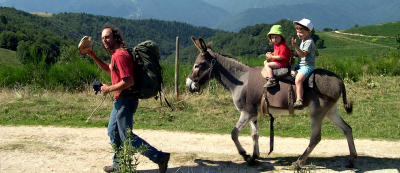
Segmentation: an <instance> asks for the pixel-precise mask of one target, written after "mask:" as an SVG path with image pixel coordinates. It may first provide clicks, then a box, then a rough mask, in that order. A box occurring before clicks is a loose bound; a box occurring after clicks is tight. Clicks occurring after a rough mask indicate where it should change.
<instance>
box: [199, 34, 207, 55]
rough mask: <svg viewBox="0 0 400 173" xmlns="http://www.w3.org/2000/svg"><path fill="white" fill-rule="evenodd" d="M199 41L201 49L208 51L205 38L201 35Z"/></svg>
mask: <svg viewBox="0 0 400 173" xmlns="http://www.w3.org/2000/svg"><path fill="white" fill-rule="evenodd" d="M199 43H200V45H199V47H200V49H201V50H203V51H202V52H207V44H206V42H204V40H203V38H201V37H199Z"/></svg>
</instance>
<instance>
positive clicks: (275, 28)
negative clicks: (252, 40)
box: [268, 25, 283, 38]
mask: <svg viewBox="0 0 400 173" xmlns="http://www.w3.org/2000/svg"><path fill="white" fill-rule="evenodd" d="M271 34H277V35H280V36H281V37H283V32H282V26H281V25H274V26H272V27H271V30H270V31H269V33H268V38H270V36H269V35H271Z"/></svg>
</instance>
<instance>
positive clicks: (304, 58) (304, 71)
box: [292, 19, 316, 109]
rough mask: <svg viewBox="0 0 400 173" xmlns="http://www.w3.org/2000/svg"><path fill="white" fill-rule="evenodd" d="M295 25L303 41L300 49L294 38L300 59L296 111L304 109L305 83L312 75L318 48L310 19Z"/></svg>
mask: <svg viewBox="0 0 400 173" xmlns="http://www.w3.org/2000/svg"><path fill="white" fill-rule="evenodd" d="M293 23H294V27H295V28H296V32H297V36H298V37H299V39H301V40H302V41H301V44H300V47H299V46H297V44H296V39H294V38H292V46H293V47H294V49H295V50H296V53H297V55H298V57H299V60H298V63H297V64H296V69H299V70H298V73H297V75H296V79H295V84H296V95H297V100H296V102H295V103H294V104H293V107H294V108H295V109H303V93H304V88H303V82H304V80H305V79H306V78H307V77H308V76H309V75H310V74H311V72H312V71H313V70H314V66H315V49H316V47H315V44H314V41H313V39H312V38H311V31H312V30H313V28H314V27H313V24H312V23H311V21H310V20H308V19H302V20H300V21H294V22H293Z"/></svg>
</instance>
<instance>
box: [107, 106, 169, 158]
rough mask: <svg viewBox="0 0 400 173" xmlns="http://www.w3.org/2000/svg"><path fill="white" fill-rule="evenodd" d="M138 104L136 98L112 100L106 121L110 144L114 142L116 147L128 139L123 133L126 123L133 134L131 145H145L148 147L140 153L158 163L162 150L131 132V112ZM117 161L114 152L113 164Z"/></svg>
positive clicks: (137, 146)
mask: <svg viewBox="0 0 400 173" xmlns="http://www.w3.org/2000/svg"><path fill="white" fill-rule="evenodd" d="M138 104H139V100H138V99H128V100H115V101H114V107H113V110H112V111H111V115H110V120H109V122H108V129H107V130H108V136H109V137H110V141H111V144H115V145H116V146H117V148H119V147H120V146H121V145H123V142H124V141H125V140H127V139H128V138H127V136H126V135H125V131H126V128H127V127H126V125H128V126H129V129H130V130H131V135H132V136H133V140H132V141H131V143H132V146H133V147H135V148H139V147H140V146H141V145H147V146H148V149H147V150H146V151H145V152H144V153H142V154H143V155H144V156H146V157H148V158H149V159H150V160H151V161H153V162H154V163H159V162H160V157H161V156H162V155H163V152H161V151H158V150H157V149H156V148H154V147H152V146H151V145H150V144H149V143H147V142H146V141H145V140H143V139H142V138H140V137H139V136H137V135H135V134H134V133H132V121H133V114H134V113H135V112H136V109H137V107H138ZM114 152H115V151H114ZM117 163H118V158H117V155H116V154H115V153H114V156H113V166H117Z"/></svg>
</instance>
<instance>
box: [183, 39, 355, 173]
mask: <svg viewBox="0 0 400 173" xmlns="http://www.w3.org/2000/svg"><path fill="white" fill-rule="evenodd" d="M191 39H192V41H193V42H194V44H195V45H196V47H197V48H198V49H199V51H200V54H199V55H198V57H197V58H196V61H195V63H194V66H193V69H192V71H191V73H190V75H189V76H188V78H187V79H186V87H187V88H188V89H189V91H190V92H199V91H200V87H201V86H202V85H204V84H205V83H207V82H208V81H210V80H211V79H213V78H215V79H216V80H217V81H218V82H219V83H220V84H221V85H222V86H224V88H226V89H227V90H229V91H230V92H231V94H232V97H233V102H234V104H235V106H236V108H237V110H239V112H240V118H239V120H238V122H237V123H236V126H235V127H234V128H233V130H232V132H231V137H232V140H233V142H234V143H235V145H236V148H237V150H238V152H239V154H240V155H241V156H242V157H243V159H244V160H245V161H246V163H247V164H248V165H252V164H254V163H255V160H256V159H258V158H259V156H260V153H259V145H258V138H259V127H258V126H259V125H258V122H257V119H258V117H257V114H258V110H259V109H260V102H258V103H257V104H251V103H248V102H246V95H249V94H251V93H250V92H253V90H248V87H250V86H249V82H248V81H249V80H248V79H249V77H253V76H249V74H250V70H251V69H252V68H253V67H249V66H247V65H245V64H243V63H242V62H239V61H238V60H236V59H233V58H230V57H227V56H224V55H221V54H218V53H215V52H213V51H212V50H211V48H208V47H207V46H206V43H205V42H204V40H203V39H202V38H201V37H199V39H198V40H196V39H195V38H194V37H192V38H191ZM327 72H329V71H327ZM330 73H332V72H330ZM332 74H334V73H332ZM334 79H336V80H324V81H322V83H323V85H324V86H325V87H321V88H317V87H316V88H317V89H306V88H305V90H304V98H303V100H304V102H303V103H304V107H305V108H306V107H309V110H310V118H311V136H310V143H309V145H308V147H307V148H306V150H305V151H304V153H303V154H302V155H301V156H300V157H299V158H298V159H297V161H295V162H293V163H292V167H294V168H300V167H301V166H302V165H303V164H304V163H305V162H306V160H307V158H308V156H309V154H310V153H311V152H312V150H313V149H314V148H315V146H316V145H317V144H318V143H319V142H320V141H321V125H322V120H323V118H324V117H326V118H328V119H329V120H330V121H331V122H332V123H333V124H335V126H336V127H337V128H339V129H340V130H341V132H342V133H343V135H344V136H345V137H346V139H347V143H348V146H349V150H350V158H349V160H348V161H347V164H346V165H345V166H346V167H348V168H352V167H354V162H355V160H356V159H357V152H356V148H355V145H354V139H353V135H352V129H351V127H350V126H349V125H348V124H347V123H346V122H345V121H344V120H343V119H342V118H341V116H340V115H339V113H338V108H337V101H338V99H339V97H340V95H343V103H344V107H345V110H346V111H347V113H351V111H352V103H350V104H347V101H346V90H345V87H344V84H343V82H342V80H341V79H340V77H339V76H337V75H334ZM315 83H316V85H318V81H315ZM327 84H328V85H327ZM261 86H262V85H261ZM261 88H262V87H261ZM332 93H333V94H332ZM260 98H261V96H260ZM268 108H269V112H270V113H271V114H274V115H289V109H288V108H287V107H286V108H277V107H272V106H269V105H268ZM302 111H304V110H295V113H300V112H302ZM249 123H250V131H251V136H252V139H253V155H252V156H251V157H250V156H249V155H247V154H246V151H245V150H244V149H243V147H242V145H241V144H240V142H239V138H238V136H239V133H240V132H241V131H242V130H243V129H244V128H245V127H246V125H247V124H249Z"/></svg>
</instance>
